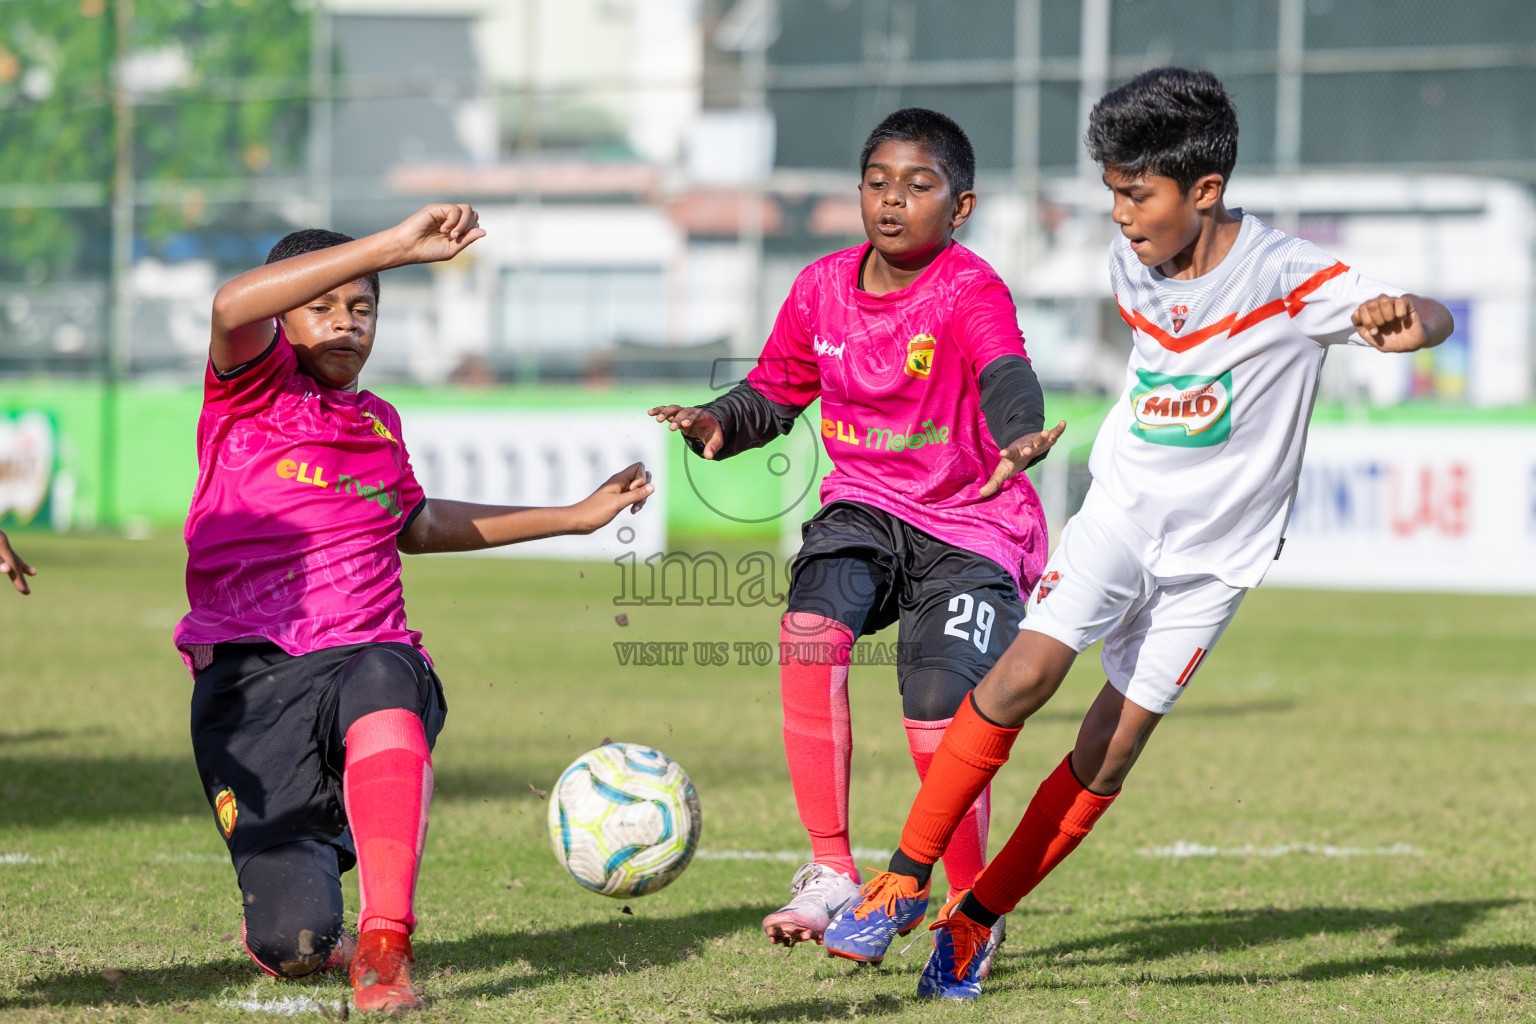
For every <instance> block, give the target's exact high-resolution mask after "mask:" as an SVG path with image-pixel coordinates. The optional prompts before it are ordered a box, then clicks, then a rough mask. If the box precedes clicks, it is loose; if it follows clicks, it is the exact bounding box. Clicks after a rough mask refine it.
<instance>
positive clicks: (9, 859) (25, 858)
mask: <svg viewBox="0 0 1536 1024" xmlns="http://www.w3.org/2000/svg"><path fill="white" fill-rule="evenodd" d="M36 863H37V858H36V857H34V856H32V855H31V854H30V853H0V864H36Z"/></svg>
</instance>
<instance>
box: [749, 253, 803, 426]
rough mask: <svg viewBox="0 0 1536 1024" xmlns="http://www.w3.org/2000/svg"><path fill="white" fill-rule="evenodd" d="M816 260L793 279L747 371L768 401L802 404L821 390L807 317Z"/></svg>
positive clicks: (750, 378)
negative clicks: (754, 361) (751, 366)
mask: <svg viewBox="0 0 1536 1024" xmlns="http://www.w3.org/2000/svg"><path fill="white" fill-rule="evenodd" d="M814 267H815V264H812V265H811V266H810V267H807V268H806V269H805V270H804V271H802V272H801V274H800V276H799V277H797V278H796V279H795V285H794V287H793V288H791V289H790V290H789V297H788V298H787V299H785V300H784V305H783V306H781V307H780V308H779V316H778V319H777V320H775V321H774V322H773V333H772V334H770V335H768V344H766V345H764V346H763V354H762V355H760V356H758V357H757V365H756V366H754V367H753V368H752V371H751V372H750V373H748V374H747V382H748V383H750V384H751V385H752V386H753V387H754V388H756V389H757V390H758V391H759V392H760V393H762V395H763V396H764V397H766V398H767V399H768V400H769V401H773V402H778V403H779V404H780V405H793V406H797V407H800V408H804V407H805V406H807V405H810V404H811V403H812V402H814V401H815V400H816V397H817V396H818V395H820V394H821V370H820V369H819V368H818V367H817V366H816V350H815V347H814V344H815V339H814V336H813V335H812V333H811V331H810V329H809V328H807V327H806V321H807V320H808V319H809V314H810V311H811V306H812V304H813V303H814V301H815V297H816V295H815V289H816V286H815V284H814V281H813V279H812V277H811V271H812V270H813V269H814Z"/></svg>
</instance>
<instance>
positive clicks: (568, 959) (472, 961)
mask: <svg viewBox="0 0 1536 1024" xmlns="http://www.w3.org/2000/svg"><path fill="white" fill-rule="evenodd" d="M763 912H764V911H763V908H762V907H761V906H756V905H753V906H740V907H728V908H723V909H720V910H707V911H697V912H695V913H692V914H683V915H681V916H678V917H665V918H647V917H643V916H634V917H631V916H629V915H624V916H622V917H621V918H620V919H619V920H617V921H603V922H594V923H590V924H583V925H578V926H577V927H575V928H568V929H560V930H556V931H545V932H534V933H525V932H479V933H477V934H474V935H469V936H466V937H464V938H462V939H455V940H452V941H449V942H427V943H422V944H421V945H420V946H418V947H417V948H416V957H417V966H416V977H417V979H418V980H419V981H421V982H423V986H422V987H423V989H424V990H425V991H426V992H427V994H429V995H432V994H436V993H438V992H442V990H443V988H444V987H445V986H444V983H443V982H442V981H441V980H440V979H441V978H442V975H441V973H440V972H441V971H442V969H443V968H444V967H452V968H453V969H454V971H455V972H460V973H462V972H466V971H494V970H497V969H499V968H502V967H505V966H507V965H509V964H517V963H519V962H521V963H522V964H524V965H526V966H527V967H528V972H527V973H526V974H522V975H519V976H516V977H511V978H506V979H501V980H497V981H494V982H488V983H486V984H469V985H463V986H456V985H455V986H449V991H448V992H447V993H446V996H447V997H448V998H453V999H463V998H469V999H473V998H476V997H482V996H492V997H494V996H497V995H502V994H505V993H509V992H517V991H521V990H524V989H530V988H537V987H539V986H541V985H547V984H550V983H552V982H557V981H561V980H564V979H567V978H572V977H577V978H579V977H592V976H597V975H603V974H609V973H622V972H635V971H643V970H647V969H650V968H656V967H667V966H670V965H672V964H675V963H678V962H680V961H684V960H690V959H693V958H694V957H696V956H697V955H698V953H699V951H700V948H701V947H702V946H703V944H704V943H707V942H711V941H713V940H714V939H717V938H720V937H721V936H724V935H730V934H734V933H735V932H738V931H741V930H743V929H747V928H755V927H756V926H757V924H758V922H759V921H760V920H761V919H762V915H763ZM535 965H536V966H535ZM31 969H33V970H37V971H38V972H39V973H38V974H37V975H35V976H32V977H26V976H24V977H23V978H22V980H21V981H20V982H18V984H17V986H16V988H17V994H16V995H15V996H13V997H10V998H3V997H0V1010H4V1009H19V1008H26V1007H41V1006H101V1005H104V1004H107V1003H112V1004H115V1005H119V1006H122V1005H134V1004H140V1005H143V1004H149V1005H171V1006H174V1005H176V1004H180V1003H187V1002H191V1001H194V1000H203V999H216V998H220V997H223V998H237V999H238V998H242V997H243V993H244V991H245V989H243V988H242V987H243V986H244V987H248V986H250V985H252V984H255V983H258V982H260V981H261V980H262V977H261V974H260V973H259V972H258V970H257V968H256V967H255V965H254V964H252V963H251V962H250V961H249V960H248V959H245V958H244V957H240V958H234V959H231V958H225V959H222V960H216V961H212V962H209V963H202V964H182V965H178V966H175V967H164V968H157V969H151V970H129V971H128V973H127V975H126V976H125V977H123V978H122V979H121V980H120V981H117V982H112V981H108V980H107V979H106V978H104V977H102V975H101V973H100V971H99V969H96V968H93V969H85V970H73V971H61V972H57V973H48V967H47V966H46V961H43V960H39V961H38V962H37V963H36V964H34V965H32V967H31ZM322 980H324V981H331V982H336V981H338V980H341V977H340V976H339V975H326V976H324V978H323V979H322ZM328 994H329V992H328V990H327V992H326V995H328ZM260 995H261V996H262V997H265V998H272V999H279V998H282V997H285V996H305V995H314V996H317V997H319V998H323V996H322V995H321V994H320V993H319V992H317V989H316V987H315V986H314V985H313V984H312V983H306V982H303V981H298V982H293V983H291V984H280V985H276V986H273V987H270V988H267V987H263V989H262V992H261V993H260ZM847 1008H848V1003H847V1002H843V1003H842V1004H841V1009H842V1011H844V1012H846V1010H847ZM746 1019H751V1018H746ZM764 1019H780V1018H764ZM785 1019H788V1018H785Z"/></svg>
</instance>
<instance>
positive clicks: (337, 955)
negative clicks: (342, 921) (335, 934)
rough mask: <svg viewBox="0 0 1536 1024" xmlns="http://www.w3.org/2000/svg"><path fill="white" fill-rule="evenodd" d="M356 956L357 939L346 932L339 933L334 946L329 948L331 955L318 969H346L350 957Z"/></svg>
mask: <svg viewBox="0 0 1536 1024" xmlns="http://www.w3.org/2000/svg"><path fill="white" fill-rule="evenodd" d="M355 956H357V940H356V939H354V938H353V937H352V936H351V935H348V934H347V933H346V932H342V933H341V938H339V939H337V940H336V946H335V948H333V949H332V950H331V955H330V956H329V957H327V958H326V961H325V963H323V964H321V965H320V970H319V971H317V972H316V973H322V972H325V971H336V970H346V969H347V968H349V967H351V966H352V958H353V957H355Z"/></svg>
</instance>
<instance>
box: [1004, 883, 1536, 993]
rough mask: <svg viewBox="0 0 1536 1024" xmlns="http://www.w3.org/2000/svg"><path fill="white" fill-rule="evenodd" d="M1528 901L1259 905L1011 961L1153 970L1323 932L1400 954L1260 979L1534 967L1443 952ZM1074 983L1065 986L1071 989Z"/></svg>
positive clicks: (1514, 954)
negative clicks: (1068, 960) (1196, 956)
mask: <svg viewBox="0 0 1536 1024" xmlns="http://www.w3.org/2000/svg"><path fill="white" fill-rule="evenodd" d="M1525 902H1526V901H1525V900H1515V899H1501V900H1437V901H1434V902H1430V903H1415V904H1411V905H1409V906H1405V907H1393V908H1371V907H1360V908H1345V907H1298V908H1296V909H1293V910H1280V909H1277V908H1274V907H1254V908H1245V909H1237V910H1211V911H1192V912H1189V913H1174V914H1166V915H1161V916H1158V917H1151V918H1146V919H1143V920H1141V921H1140V922H1138V923H1137V924H1135V925H1133V926H1132V927H1128V928H1121V929H1118V930H1115V931H1110V932H1104V933H1101V934H1097V935H1091V936H1087V937H1085V938H1082V939H1078V940H1076V941H1074V942H1068V943H1063V944H1060V945H1053V946H1037V947H1035V948H1034V949H1030V950H1027V951H1021V952H1019V953H1015V954H1014V955H1013V956H1012V957H1009V958H1007V959H1010V960H1013V961H1014V963H1015V964H1017V963H1019V962H1020V961H1027V960H1030V959H1037V958H1049V959H1050V960H1051V961H1052V962H1053V963H1058V962H1059V959H1058V958H1060V957H1062V956H1063V955H1070V956H1071V957H1072V961H1073V962H1074V963H1080V964H1086V965H1123V964H1139V965H1142V966H1144V967H1149V968H1150V967H1151V965H1153V964H1154V963H1155V962H1156V961H1159V960H1163V959H1166V958H1169V957H1176V956H1181V955H1186V954H1189V953H1206V952H1208V953H1210V954H1212V955H1213V956H1214V955H1218V954H1220V953H1221V952H1222V951H1223V950H1225V951H1227V952H1229V953H1230V952H1233V951H1244V950H1250V949H1252V948H1254V947H1256V946H1264V945H1270V944H1274V943H1280V942H1288V941H1292V940H1296V939H1301V938H1306V937H1308V936H1313V935H1318V934H1324V935H1332V936H1336V937H1338V936H1350V935H1353V936H1375V937H1376V941H1377V942H1379V943H1381V944H1382V945H1383V946H1391V947H1396V949H1395V950H1390V951H1386V952H1382V953H1380V954H1379V955H1376V956H1371V957H1362V958H1360V959H1351V960H1347V961H1326V962H1322V963H1313V964H1310V965H1307V966H1303V967H1300V968H1298V969H1296V970H1295V971H1292V972H1288V973H1275V974H1270V973H1265V974H1263V975H1262V976H1263V977H1266V978H1272V979H1275V980H1280V979H1288V980H1298V981H1317V980H1323V979H1329V978H1341V977H1349V976H1358V975H1362V974H1370V973H1381V972H1383V971H1385V970H1387V968H1388V965H1392V969H1394V970H1400V971H1408V970H1459V969H1463V968H1472V967H1488V966H1497V965H1500V964H1503V963H1505V962H1508V963H1512V964H1519V965H1530V964H1536V949H1533V948H1532V947H1530V946H1517V945H1497V946H1474V947H1469V948H1464V949H1454V950H1453V949H1446V948H1444V947H1445V945H1446V944H1447V943H1449V942H1452V941H1454V940H1456V939H1458V938H1460V937H1461V936H1463V935H1464V934H1466V932H1467V930H1468V929H1469V928H1470V927H1472V926H1473V925H1475V924H1477V923H1478V922H1479V921H1481V920H1482V919H1484V918H1486V917H1488V916H1489V915H1490V914H1492V913H1494V912H1495V911H1498V910H1502V909H1503V908H1505V907H1510V906H1516V905H1519V904H1522V903H1525ZM1404 947H1408V948H1404ZM1415 947H1417V948H1415ZM1155 974H1156V972H1155V971H1151V972H1150V974H1149V976H1148V977H1147V978H1146V979H1145V980H1146V981H1148V982H1163V983H1168V984H1176V985H1203V984H1229V983H1234V982H1235V983H1238V984H1242V983H1243V977H1244V975H1243V974H1241V973H1238V972H1233V971H1226V972H1221V971H1217V972H1200V973H1198V974H1188V975H1182V976H1177V977H1163V978H1159V977H1156V976H1155ZM1246 975H1247V976H1248V977H1249V978H1252V977H1253V975H1254V972H1253V971H1251V970H1250V971H1248V972H1246ZM1032 984H1034V982H1032ZM1072 984H1074V983H1067V987H1072Z"/></svg>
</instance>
